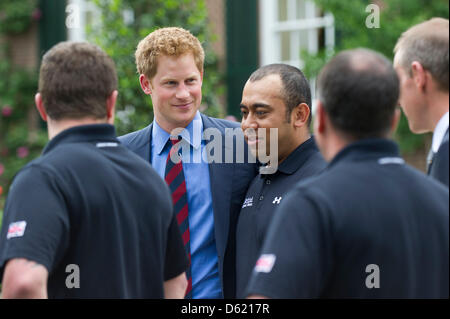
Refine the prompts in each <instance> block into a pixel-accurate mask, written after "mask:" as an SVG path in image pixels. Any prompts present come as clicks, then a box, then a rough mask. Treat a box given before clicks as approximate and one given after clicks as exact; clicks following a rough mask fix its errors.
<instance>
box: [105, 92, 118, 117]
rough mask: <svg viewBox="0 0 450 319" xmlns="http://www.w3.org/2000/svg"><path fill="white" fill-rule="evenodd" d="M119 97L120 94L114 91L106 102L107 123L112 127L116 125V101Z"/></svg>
mask: <svg viewBox="0 0 450 319" xmlns="http://www.w3.org/2000/svg"><path fill="white" fill-rule="evenodd" d="M118 95H119V92H117V90H114V91H112V93H111V95H110V96H108V99H107V100H106V122H107V123H108V124H111V125H114V115H115V113H116V101H117V96H118Z"/></svg>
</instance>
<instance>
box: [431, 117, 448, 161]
mask: <svg viewBox="0 0 450 319" xmlns="http://www.w3.org/2000/svg"><path fill="white" fill-rule="evenodd" d="M447 130H448V112H447V113H445V114H444V116H443V117H441V119H440V120H439V122H438V124H437V125H436V128H435V129H434V133H433V144H432V150H433V152H434V153H437V151H438V150H439V146H441V144H442V139H443V138H444V136H445V133H446V132H447Z"/></svg>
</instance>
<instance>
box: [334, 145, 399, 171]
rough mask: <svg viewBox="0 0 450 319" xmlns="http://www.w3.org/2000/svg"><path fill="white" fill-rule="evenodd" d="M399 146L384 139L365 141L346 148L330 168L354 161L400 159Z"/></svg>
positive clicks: (335, 158) (336, 157)
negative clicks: (386, 158) (337, 164)
mask: <svg viewBox="0 0 450 319" xmlns="http://www.w3.org/2000/svg"><path fill="white" fill-rule="evenodd" d="M399 154H400V152H399V149H398V146H397V144H396V143H395V142H394V141H391V140H388V139H382V138H370V139H363V140H359V141H357V142H354V143H351V144H349V145H347V146H346V147H344V148H343V149H342V150H341V151H340V152H339V153H338V154H337V155H336V156H335V157H334V158H333V159H332V161H331V162H330V164H329V165H328V167H332V166H334V165H336V163H339V162H344V161H354V160H367V159H375V158H380V157H400V155H399Z"/></svg>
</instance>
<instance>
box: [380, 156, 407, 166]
mask: <svg viewBox="0 0 450 319" xmlns="http://www.w3.org/2000/svg"><path fill="white" fill-rule="evenodd" d="M378 164H380V165H386V164H398V165H403V164H405V160H404V159H403V158H401V157H383V158H380V159H379V160H378Z"/></svg>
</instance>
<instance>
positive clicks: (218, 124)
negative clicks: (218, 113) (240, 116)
mask: <svg viewBox="0 0 450 319" xmlns="http://www.w3.org/2000/svg"><path fill="white" fill-rule="evenodd" d="M201 116H202V119H203V125H204V129H208V128H217V129H219V130H221V131H222V132H225V129H226V128H233V129H234V128H239V127H241V124H240V123H239V122H232V121H228V120H224V119H219V118H215V117H210V116H208V115H206V114H203V113H201Z"/></svg>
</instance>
